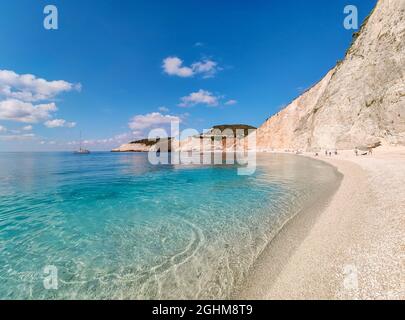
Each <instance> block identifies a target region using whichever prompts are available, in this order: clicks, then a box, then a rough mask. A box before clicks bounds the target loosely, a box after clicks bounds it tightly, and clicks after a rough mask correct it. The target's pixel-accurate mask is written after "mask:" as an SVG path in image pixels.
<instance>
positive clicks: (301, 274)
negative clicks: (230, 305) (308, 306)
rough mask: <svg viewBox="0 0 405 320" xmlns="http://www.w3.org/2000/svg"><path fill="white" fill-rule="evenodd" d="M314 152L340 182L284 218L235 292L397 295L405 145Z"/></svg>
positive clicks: (255, 295)
mask: <svg viewBox="0 0 405 320" xmlns="http://www.w3.org/2000/svg"><path fill="white" fill-rule="evenodd" d="M395 155H397V156H395ZM316 159H319V160H322V161H325V162H327V163H329V164H331V165H333V166H334V167H335V168H337V170H338V171H339V172H341V173H342V174H343V179H342V181H341V183H340V186H339V188H338V189H337V190H336V192H335V193H334V194H333V195H332V196H331V197H329V198H328V199H323V200H322V199H320V201H318V202H317V203H316V204H315V205H314V206H312V207H310V208H308V209H305V210H303V211H301V212H299V213H298V214H297V215H295V216H294V217H293V218H292V219H291V220H290V221H288V222H287V223H286V224H285V225H284V227H283V228H282V229H281V231H280V232H279V233H278V235H277V236H276V237H275V238H274V239H273V240H272V241H271V243H270V244H269V245H268V247H267V248H266V249H265V251H264V252H263V253H262V255H261V256H260V258H259V259H258V260H257V262H256V263H255V266H254V268H253V269H252V271H251V273H250V275H249V276H248V278H247V279H246V281H245V283H244V285H243V287H242V288H241V289H240V290H238V291H237V292H236V293H235V294H234V298H235V299H258V300H264V299H389V298H390V299H403V298H404V297H405V291H404V281H403V280H404V276H403V274H404V263H403V253H404V250H403V245H404V239H405V237H404V233H405V230H401V225H402V226H403V225H404V224H403V222H404V217H403V215H402V216H401V212H403V213H404V212H405V200H403V201H402V202H399V201H398V200H399V199H401V196H402V198H404V194H405V187H404V186H402V185H403V183H401V181H402V179H401V177H402V176H404V178H405V170H402V172H400V177H398V171H397V170H395V169H397V168H398V169H399V168H401V167H400V166H399V167H398V165H401V164H402V165H403V163H404V162H403V161H405V153H404V154H401V153H400V152H398V151H397V150H396V151H395V152H394V154H392V153H389V152H388V153H387V152H385V151H381V152H378V154H377V155H376V156H375V157H369V158H363V157H354V156H353V155H352V152H347V153H344V154H341V155H339V156H338V157H334V158H322V157H320V158H316ZM387 163H389V164H390V166H387ZM382 170H384V172H383V174H381V171H382ZM403 181H405V180H403ZM398 188H402V189H399V190H398ZM402 192H404V193H402Z"/></svg>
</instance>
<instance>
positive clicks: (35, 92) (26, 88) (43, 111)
mask: <svg viewBox="0 0 405 320" xmlns="http://www.w3.org/2000/svg"><path fill="white" fill-rule="evenodd" d="M73 90H78V91H79V90H81V85H80V84H72V83H69V82H67V81H63V80H57V81H47V80H45V79H42V78H37V77H36V76H34V75H32V74H22V75H20V74H17V73H16V72H14V71H10V70H0V119H1V120H8V121H16V122H23V123H38V122H46V126H47V127H52V128H54V127H57V126H66V127H73V126H74V125H75V124H74V123H73V122H71V123H67V122H64V123H61V120H58V119H56V120H51V121H50V119H52V114H53V113H54V112H56V111H57V107H56V104H55V103H54V102H51V101H52V99H54V98H55V97H56V96H57V95H59V94H61V93H63V92H68V91H73ZM63 121H64V120H63ZM23 130H24V131H30V130H32V127H31V126H26V127H25V128H23Z"/></svg>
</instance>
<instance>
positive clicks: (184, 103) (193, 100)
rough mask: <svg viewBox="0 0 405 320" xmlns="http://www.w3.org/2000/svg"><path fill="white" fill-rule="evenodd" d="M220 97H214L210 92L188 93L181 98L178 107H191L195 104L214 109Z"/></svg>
mask: <svg viewBox="0 0 405 320" xmlns="http://www.w3.org/2000/svg"><path fill="white" fill-rule="evenodd" d="M220 98H221V97H217V96H214V95H213V94H212V93H211V92H209V91H206V90H202V89H200V90H199V91H197V92H193V93H190V94H189V95H188V96H186V97H182V98H181V103H180V104H179V106H180V107H184V108H186V107H192V106H195V105H197V104H206V105H208V106H211V107H215V106H217V105H218V104H219V100H220Z"/></svg>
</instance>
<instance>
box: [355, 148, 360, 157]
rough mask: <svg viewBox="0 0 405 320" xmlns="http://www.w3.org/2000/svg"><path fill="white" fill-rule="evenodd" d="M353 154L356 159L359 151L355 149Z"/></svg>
mask: <svg viewBox="0 0 405 320" xmlns="http://www.w3.org/2000/svg"><path fill="white" fill-rule="evenodd" d="M354 153H355V154H356V157H358V156H359V150H357V148H356V149H355V150H354Z"/></svg>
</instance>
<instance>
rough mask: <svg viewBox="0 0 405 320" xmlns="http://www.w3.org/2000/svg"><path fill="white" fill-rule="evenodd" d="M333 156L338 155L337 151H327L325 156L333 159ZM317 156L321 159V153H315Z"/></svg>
mask: <svg viewBox="0 0 405 320" xmlns="http://www.w3.org/2000/svg"><path fill="white" fill-rule="evenodd" d="M332 155H335V156H337V155H338V151H337V149H335V150H334V151H333V152H332V151H330V150H325V156H326V157H332ZM315 156H316V157H319V152H316V153H315Z"/></svg>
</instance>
